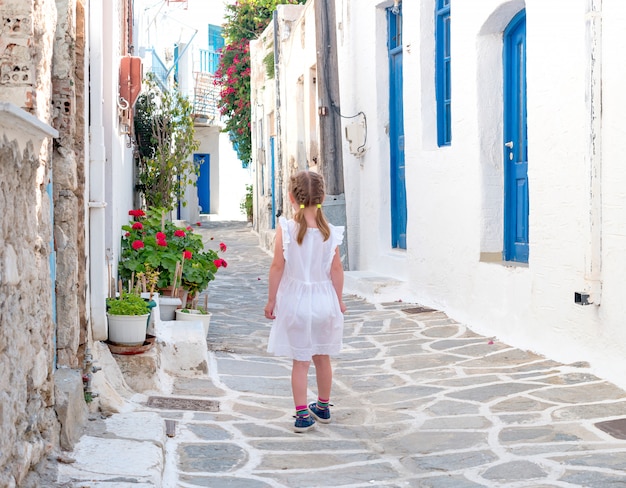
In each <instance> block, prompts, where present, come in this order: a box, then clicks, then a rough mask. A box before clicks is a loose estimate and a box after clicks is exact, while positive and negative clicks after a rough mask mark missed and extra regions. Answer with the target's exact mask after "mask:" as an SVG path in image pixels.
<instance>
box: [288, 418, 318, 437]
mask: <svg viewBox="0 0 626 488" xmlns="http://www.w3.org/2000/svg"><path fill="white" fill-rule="evenodd" d="M313 427H315V419H314V418H313V417H312V416H311V415H308V416H306V417H296V423H295V425H294V426H293V430H294V432H298V433H301V432H307V431H309V430H311V429H312V428H313Z"/></svg>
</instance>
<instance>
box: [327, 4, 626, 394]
mask: <svg viewBox="0 0 626 488" xmlns="http://www.w3.org/2000/svg"><path fill="white" fill-rule="evenodd" d="M390 4H391V2H387V3H385V4H382V5H381V4H380V3H379V2H376V1H359V2H358V6H357V3H356V2H343V3H339V4H338V5H339V7H338V23H341V25H342V27H341V31H340V34H339V36H338V39H339V59H340V80H341V82H340V85H341V89H342V111H344V112H347V113H355V112H358V111H361V110H362V111H364V112H365V113H366V114H367V120H368V134H367V137H368V144H367V152H366V154H365V155H364V156H363V157H361V158H356V157H354V156H352V155H351V154H350V153H349V152H348V151H347V150H346V149H347V147H345V148H344V171H345V174H346V200H347V206H348V229H349V236H350V243H351V249H350V251H351V264H352V265H353V267H354V269H358V270H367V271H371V272H375V273H377V274H381V275H387V276H390V277H393V278H398V279H403V280H405V283H406V286H405V287H404V292H402V293H401V295H402V296H397V298H402V299H404V300H415V301H418V302H420V303H422V304H425V305H430V306H434V307H437V308H440V309H443V310H445V311H446V312H447V313H448V314H449V315H451V316H453V317H454V318H456V319H457V320H462V321H464V322H466V323H468V324H469V325H470V326H472V327H473V328H474V329H476V330H478V331H480V332H483V333H485V334H488V335H495V336H498V337H500V338H501V339H503V340H506V341H509V342H511V343H514V344H515V345H518V346H521V347H526V348H528V349H531V350H534V351H537V352H540V353H544V354H547V355H548V356H550V357H553V358H555V359H558V360H562V361H566V362H568V361H577V360H588V361H590V362H591V363H592V366H593V367H594V368H595V369H596V370H597V371H598V373H599V374H602V375H603V376H605V377H608V378H610V379H612V380H613V381H616V382H620V383H621V384H624V382H625V380H623V378H624V377H626V375H625V373H626V359H624V358H626V354H625V353H626V346H625V344H626V341H625V340H624V339H625V337H624V336H625V334H626V332H624V330H625V328H624V327H623V326H622V315H623V312H624V308H626V305H625V304H624V301H623V299H621V297H622V295H623V293H624V291H625V288H624V284H623V280H622V279H621V278H622V276H621V275H622V273H621V270H623V269H624V266H625V265H626V263H625V259H624V249H625V248H626V246H625V244H626V242H625V239H624V238H625V236H626V224H624V222H626V215H625V212H624V208H625V207H626V198H625V197H626V192H625V191H624V187H625V185H624V183H626V182H625V181H624V179H625V178H626V173H625V172H624V169H623V164H622V163H621V162H620V160H621V158H620V154H623V147H622V145H623V144H624V142H623V141H624V140H625V138H624V134H623V132H624V128H623V123H622V120H621V119H622V117H621V114H623V109H624V105H625V103H626V100H625V96H624V94H623V86H624V81H625V80H624V77H625V76H626V73H625V71H624V67H623V63H619V62H618V59H620V55H619V53H620V52H623V50H624V48H625V47H626V46H624V42H625V41H624V39H623V35H622V34H621V33H620V32H621V31H620V29H621V28H622V26H623V25H624V20H625V17H626V5H623V4H622V3H620V2H618V1H616V0H604V1H603V2H601V4H602V8H603V12H602V42H601V45H600V51H599V52H600V53H601V58H600V59H599V60H600V61H602V64H601V75H602V90H603V91H602V116H603V119H602V121H601V124H599V126H598V127H601V132H599V133H598V134H597V137H595V139H594V140H592V137H593V136H592V134H593V133H592V127H591V125H592V122H591V121H592V116H591V102H590V97H591V93H592V86H593V85H592V80H591V74H590V72H591V66H592V62H591V44H590V37H591V33H592V27H591V23H590V22H591V20H590V19H592V18H593V14H590V13H588V10H589V8H590V7H589V6H590V4H591V2H588V1H585V0H578V1H576V0H574V1H570V0H554V1H550V2H545V1H540V0H527V1H526V2H524V1H522V0H512V1H506V2H505V1H500V0H480V1H478V0H476V1H466V2H453V4H452V40H451V49H452V117H453V120H452V134H453V136H452V145H451V146H450V147H442V148H438V147H437V145H436V132H435V131H436V123H435V100H434V96H435V95H434V68H433V60H434V39H433V12H434V3H433V2H431V1H427V2H403V24H404V39H403V53H404V54H403V65H404V123H405V136H406V142H405V143H406V146H405V150H406V152H405V157H406V182H407V212H408V225H407V250H406V251H396V250H392V249H390V245H389V241H390V237H389V235H390V225H389V215H390V207H389V196H388V195H389V190H388V188H389V176H388V173H389V156H388V154H389V142H388V136H387V134H386V129H387V124H388V119H389V110H388V86H387V84H388V74H387V73H388V67H387V66H388V65H387V53H386V48H385V45H386V31H385V28H386V18H385V15H384V10H383V8H382V7H386V6H389V5H390ZM524 7H525V8H526V11H527V93H528V140H529V165H528V177H529V191H530V195H529V200H530V222H529V228H530V258H529V263H528V265H515V264H512V263H503V262H502V261H501V260H499V259H494V257H497V256H499V255H500V253H501V251H502V242H503V228H502V227H503V223H502V222H503V210H502V205H503V203H502V198H503V196H502V195H503V189H502V164H503V162H502V158H503V150H502V143H503V139H502V138H503V135H502V31H503V30H504V28H505V27H506V25H507V24H508V22H509V21H510V19H511V18H512V17H513V16H514V15H515V13H517V11H519V9H521V8H524ZM554 19H558V23H555V22H554ZM408 26H419V29H417V28H409V27H408ZM594 69H596V74H597V73H599V71H598V69H599V65H597V64H596V65H595V68H594ZM374 72H375V73H376V76H375V77H374V76H371V73H374ZM368 73H370V75H369V76H368V75H367V74H368ZM599 113H600V112H599V111H598V112H597V115H599ZM593 143H595V144H596V147H599V148H600V149H599V152H598V153H597V154H595V153H594V151H593V150H592V148H593V146H592V144H593ZM593 175H597V177H598V178H599V181H600V182H601V189H600V191H598V188H597V187H596V188H595V189H594V190H593V192H592V188H591V185H592V181H593V177H594V176H593ZM598 215H599V216H600V220H599V221H598V223H597V224H596V223H593V222H594V220H593V219H597V218H598ZM599 242H601V251H600V248H599V247H598V246H599V244H598V243H599ZM594 277H599V278H600V282H601V294H600V293H597V291H598V290H600V288H596V287H594V281H593V278H594ZM577 291H590V292H595V293H594V296H593V299H594V300H595V301H596V304H594V305H590V306H580V305H577V304H575V303H574V292H577ZM598 303H600V305H598Z"/></svg>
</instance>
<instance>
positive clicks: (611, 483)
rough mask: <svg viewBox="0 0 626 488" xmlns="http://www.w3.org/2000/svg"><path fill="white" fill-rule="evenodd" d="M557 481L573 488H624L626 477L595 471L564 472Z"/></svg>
mask: <svg viewBox="0 0 626 488" xmlns="http://www.w3.org/2000/svg"><path fill="white" fill-rule="evenodd" d="M559 481H564V482H566V483H571V484H573V485H574V486H584V487H586V488H624V487H626V475H625V474H624V473H615V474H612V473H601V472H597V471H583V472H580V471H566V472H565V474H564V475H563V476H561V477H560V478H559Z"/></svg>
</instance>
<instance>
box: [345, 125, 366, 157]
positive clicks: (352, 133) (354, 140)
mask: <svg viewBox="0 0 626 488" xmlns="http://www.w3.org/2000/svg"><path fill="white" fill-rule="evenodd" d="M345 130H346V140H347V141H348V143H349V146H350V153H351V154H354V155H355V156H362V155H363V153H365V125H364V124H363V122H362V121H359V122H352V123H350V124H348V125H346V127H345Z"/></svg>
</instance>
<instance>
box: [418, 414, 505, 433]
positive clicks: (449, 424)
mask: <svg viewBox="0 0 626 488" xmlns="http://www.w3.org/2000/svg"><path fill="white" fill-rule="evenodd" d="M492 425H493V424H492V423H491V421H490V420H488V419H487V418H485V417H480V416H463V417H461V416H455V417H438V418H436V419H429V420H426V421H425V422H424V423H423V424H422V427H421V428H422V429H423V430H449V429H452V430H465V429H467V430H479V429H488V428H489V427H491V426H492Z"/></svg>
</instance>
